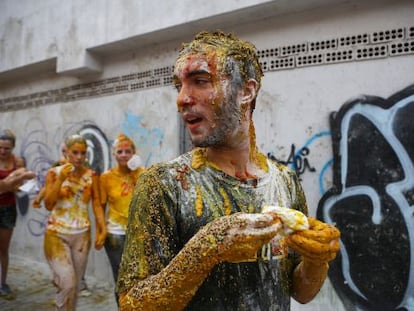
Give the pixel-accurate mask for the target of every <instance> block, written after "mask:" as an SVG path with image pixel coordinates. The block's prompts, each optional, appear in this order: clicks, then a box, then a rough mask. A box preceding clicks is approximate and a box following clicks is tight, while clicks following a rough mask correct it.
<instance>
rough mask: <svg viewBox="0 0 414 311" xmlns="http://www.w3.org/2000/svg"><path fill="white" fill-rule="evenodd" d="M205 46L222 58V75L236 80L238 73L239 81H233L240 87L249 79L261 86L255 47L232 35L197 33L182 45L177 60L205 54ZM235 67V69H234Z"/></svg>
mask: <svg viewBox="0 0 414 311" xmlns="http://www.w3.org/2000/svg"><path fill="white" fill-rule="evenodd" d="M206 46H211V47H214V48H215V49H216V50H217V51H219V52H220V54H219V55H220V57H221V58H222V59H221V61H222V65H223V74H225V75H227V76H229V77H231V78H232V79H237V78H238V77H237V75H236V74H235V73H236V72H239V75H240V78H241V81H237V80H236V81H234V82H236V83H238V84H239V86H240V87H242V86H244V85H245V83H246V82H247V81H249V79H254V80H256V81H257V83H258V89H257V90H259V89H260V86H261V80H262V77H263V71H262V68H261V66H260V63H259V58H258V56H257V51H256V47H255V46H254V45H253V44H252V43H250V42H248V41H245V40H241V39H239V38H238V37H236V36H235V35H234V34H232V33H229V34H225V33H224V32H222V31H221V30H217V31H214V32H207V31H202V32H200V33H198V34H197V35H196V36H195V37H194V39H193V41H191V42H190V43H184V44H183V46H182V48H181V50H180V52H179V54H178V58H181V57H182V56H184V55H188V54H192V53H200V54H205V53H206V52H207V49H206ZM235 66H237V68H235ZM235 69H236V70H235ZM255 101H256V100H255V99H254V100H253V103H252V110H253V109H254V106H255Z"/></svg>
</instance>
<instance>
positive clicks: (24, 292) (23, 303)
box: [0, 257, 117, 311]
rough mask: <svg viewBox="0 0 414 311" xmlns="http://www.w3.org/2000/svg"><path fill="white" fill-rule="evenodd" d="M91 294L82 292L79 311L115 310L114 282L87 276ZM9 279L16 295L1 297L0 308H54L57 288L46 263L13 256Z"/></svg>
mask: <svg viewBox="0 0 414 311" xmlns="http://www.w3.org/2000/svg"><path fill="white" fill-rule="evenodd" d="M86 282H87V284H88V287H89V290H90V292H91V295H90V296H88V297H82V296H79V300H78V307H77V311H98V310H99V311H116V310H117V305H116V302H115V297H114V294H113V286H112V285H111V284H109V283H105V284H104V283H99V282H97V281H96V280H94V279H93V278H90V277H88V276H86ZM7 283H8V284H9V286H10V288H11V290H12V291H13V296H14V297H8V299H5V298H3V297H0V310H1V311H37V310H39V311H53V310H55V307H54V296H55V288H54V286H53V285H52V282H51V272H50V270H49V269H48V267H47V266H46V265H42V264H39V263H36V262H32V261H30V262H29V261H25V260H22V259H17V258H14V257H13V258H10V266H9V273H8V277H7Z"/></svg>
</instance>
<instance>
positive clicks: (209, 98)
mask: <svg viewBox="0 0 414 311" xmlns="http://www.w3.org/2000/svg"><path fill="white" fill-rule="evenodd" d="M221 66H222V64H221V61H220V57H219V56H218V55H217V53H216V50H215V49H212V50H210V51H207V52H206V54H205V55H204V54H203V55H201V54H188V55H184V56H182V57H181V58H179V59H178V60H177V62H176V64H175V71H174V83H175V86H176V88H177V90H178V96H177V107H178V112H179V113H180V114H181V116H182V118H183V120H184V123H185V124H186V126H187V128H188V130H189V133H190V136H191V140H192V142H193V144H194V146H196V147H211V146H221V145H226V144H228V143H229V141H230V140H231V138H232V137H234V135H236V133H237V131H238V128H239V124H240V118H241V113H240V108H239V103H238V96H237V94H236V92H234V91H232V88H231V85H230V84H231V81H230V79H229V77H227V76H223V74H222V69H221Z"/></svg>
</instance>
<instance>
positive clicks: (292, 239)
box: [287, 217, 340, 265]
mask: <svg viewBox="0 0 414 311" xmlns="http://www.w3.org/2000/svg"><path fill="white" fill-rule="evenodd" d="M308 220H309V229H307V230H303V231H296V232H295V233H293V234H291V235H290V236H288V238H287V243H288V245H289V247H290V248H292V249H294V250H295V251H296V252H298V253H299V254H300V255H302V256H303V258H304V260H306V261H308V262H312V263H314V264H318V265H321V264H324V263H327V262H329V261H331V260H333V259H334V258H335V257H336V253H337V252H338V250H339V237H340V232H339V230H338V229H337V228H335V227H334V226H332V225H329V224H326V223H324V222H321V221H319V220H317V219H315V218H312V217H309V218H308Z"/></svg>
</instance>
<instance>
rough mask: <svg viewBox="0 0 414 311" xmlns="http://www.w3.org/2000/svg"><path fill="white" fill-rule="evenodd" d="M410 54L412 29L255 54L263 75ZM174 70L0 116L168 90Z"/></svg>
mask: <svg viewBox="0 0 414 311" xmlns="http://www.w3.org/2000/svg"><path fill="white" fill-rule="evenodd" d="M410 54H414V26H408V27H405V28H404V27H401V28H395V29H388V30H387V29H386V30H381V31H376V32H372V33H360V34H350V35H348V36H342V37H338V38H328V39H326V40H318V41H309V42H302V43H300V42H299V43H297V44H292V45H286V46H273V47H268V48H266V49H262V50H260V49H259V50H258V56H259V61H260V64H261V66H262V69H263V71H280V70H295V69H300V68H303V67H307V66H324V65H333V64H336V63H343V62H353V61H367V60H375V59H379V58H386V57H395V56H400V55H410ZM173 70H174V66H165V67H160V68H154V69H152V70H146V71H142V72H133V73H128V74H125V75H121V76H117V77H110V78H107V79H103V80H98V81H94V82H88V83H83V84H76V85H72V86H69V87H65V88H61V89H55V90H47V91H42V92H37V93H32V94H28V95H23V96H15V97H9V98H3V99H0V112H1V111H13V110H20V109H28V108H31V107H39V106H44V105H49V104H54V103H62V102H70V101H74V100H80V99H87V98H92V97H98V96H109V95H114V94H118V93H124V92H138V91H141V90H144V89H147V88H154V87H162V86H170V85H172V83H173V79H172V73H173Z"/></svg>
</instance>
